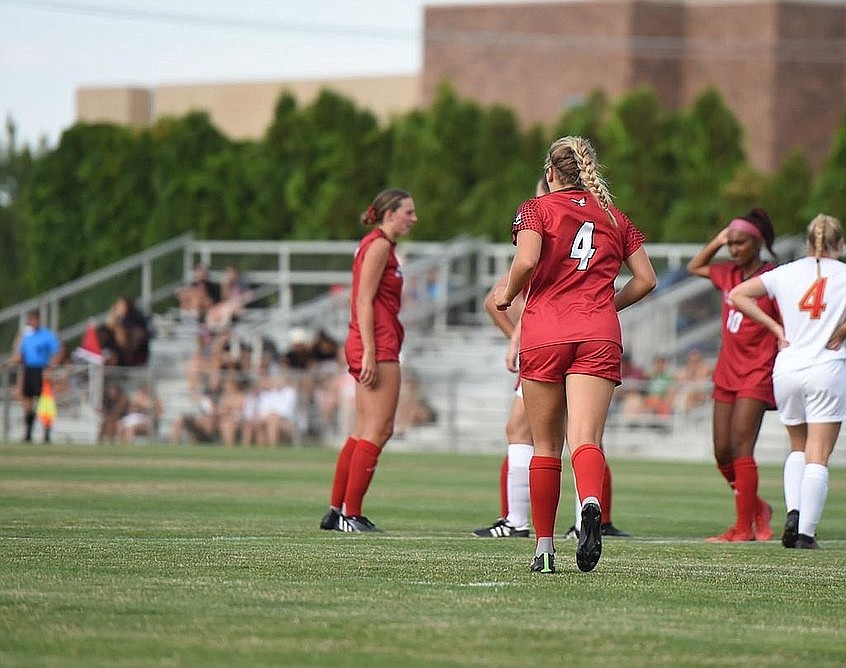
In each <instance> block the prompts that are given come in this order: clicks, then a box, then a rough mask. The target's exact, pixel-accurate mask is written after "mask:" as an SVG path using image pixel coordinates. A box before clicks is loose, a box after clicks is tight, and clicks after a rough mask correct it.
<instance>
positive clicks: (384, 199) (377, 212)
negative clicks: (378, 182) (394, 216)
mask: <svg viewBox="0 0 846 668" xmlns="http://www.w3.org/2000/svg"><path fill="white" fill-rule="evenodd" d="M409 197H411V195H409V194H408V193H407V192H406V191H405V190H400V189H399V188H388V189H387V190H383V191H382V192H380V193H379V194H378V195H376V197H374V198H373V201H372V202H371V203H370V206H368V207H367V208H366V209H365V210H364V211H363V212H362V214H361V218H360V220H361V224H362V225H378V224H379V223H381V222H382V219H383V218H384V217H385V214H386V213H388V212H390V211H396V210H397V209H399V206H400V202H402V200H404V199H408V198H409Z"/></svg>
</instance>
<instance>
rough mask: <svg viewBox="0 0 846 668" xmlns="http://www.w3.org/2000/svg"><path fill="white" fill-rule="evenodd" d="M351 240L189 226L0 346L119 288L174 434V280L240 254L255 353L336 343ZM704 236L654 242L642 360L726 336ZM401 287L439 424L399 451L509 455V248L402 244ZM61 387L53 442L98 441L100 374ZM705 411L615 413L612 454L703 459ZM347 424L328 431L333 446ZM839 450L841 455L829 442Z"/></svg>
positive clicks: (779, 440)
mask: <svg viewBox="0 0 846 668" xmlns="http://www.w3.org/2000/svg"><path fill="white" fill-rule="evenodd" d="M355 247H356V244H355V243H354V242H346V241H344V242H278V241H248V242H244V241H207V240H196V239H194V238H193V237H192V236H191V235H183V236H181V237H178V238H176V239H174V240H171V241H169V242H166V243H165V244H160V245H159V246H156V247H154V248H151V249H148V250H147V251H145V252H143V253H139V254H137V255H134V256H131V257H129V258H127V259H125V260H123V261H121V262H119V263H116V264H115V265H112V266H110V267H106V268H104V269H102V270H100V271H98V272H95V274H92V275H90V276H86V277H83V278H82V279H79V280H78V281H74V282H73V283H72V284H69V285H67V286H62V287H61V288H58V289H56V290H53V291H50V292H48V293H45V294H43V295H39V296H38V297H34V298H32V299H30V300H27V301H26V302H23V303H21V304H18V305H15V306H13V307H9V308H6V309H3V310H2V311H0V338H2V339H5V340H2V341H0V346H2V348H0V349H3V350H10V348H11V345H12V340H13V336H14V332H15V331H17V327H18V326H19V324H20V321H21V319H22V318H23V315H24V314H25V313H26V311H27V310H29V309H31V308H39V309H41V311H42V317H43V319H44V321H45V322H47V323H48V324H49V325H50V326H51V327H53V328H54V329H55V330H56V331H57V332H59V334H60V337H61V338H62V339H63V340H64V341H65V342H66V345H68V346H69V347H73V346H74V345H76V341H77V340H78V338H79V336H80V335H81V333H82V332H83V331H84V329H85V327H86V324H87V322H88V321H89V319H90V318H94V319H95V320H98V321H99V320H101V319H102V318H103V317H104V315H105V313H106V312H107V309H108V307H109V305H110V304H111V302H112V301H113V300H114V298H115V297H116V296H117V295H119V294H128V295H130V296H132V297H134V298H136V301H137V302H138V303H139V304H140V305H141V306H142V308H143V309H144V310H145V311H146V312H148V313H151V314H153V315H152V322H153V324H154V329H155V331H156V337H155V338H154V340H153V344H152V350H151V358H150V362H149V364H148V366H147V367H144V368H140V369H131V370H124V372H125V373H127V374H129V375H132V376H134V377H135V378H144V379H146V380H149V381H152V384H153V385H154V387H155V390H156V393H157V394H158V395H159V397H160V398H161V399H162V401H163V404H164V405H165V415H164V416H163V418H162V421H161V424H160V425H159V430H158V434H157V435H156V436H154V437H153V440H166V439H167V435H168V432H169V425H170V424H171V423H172V421H173V420H174V419H175V417H176V416H177V415H179V414H180V413H182V412H185V411H187V410H189V408H190V405H191V398H190V396H189V394H188V392H187V389H186V384H185V360H186V359H187V358H188V357H190V355H191V354H192V352H193V350H194V346H195V334H196V325H194V324H192V323H186V322H182V321H181V320H180V318H179V312H178V309H177V308H176V301H175V299H174V294H175V292H176V290H177V288H178V287H179V286H181V285H183V284H184V283H186V282H187V281H189V280H190V277H191V275H192V271H193V267H194V265H195V263H197V262H203V263H205V264H206V265H208V266H209V267H211V269H212V272H211V274H212V278H213V279H215V280H220V278H221V276H222V274H223V269H224V266H225V265H226V264H227V263H229V262H233V263H235V264H236V265H237V266H238V267H239V268H240V269H241V273H242V276H243V277H244V279H245V280H246V281H247V282H249V283H250V284H251V285H252V286H253V287H254V288H255V290H256V294H257V301H256V302H254V303H253V304H252V305H251V306H250V308H248V309H247V311H246V312H245V314H244V316H243V317H242V318H241V319H239V321H238V323H237V324H236V326H235V330H234V331H233V338H234V339H235V340H236V341H238V342H240V343H242V344H244V345H248V346H249V347H250V348H251V349H252V350H253V351H260V350H261V346H262V342H263V341H266V340H270V341H272V342H273V343H274V344H275V345H276V347H277V348H278V349H279V350H284V349H286V347H287V345H288V342H289V333H290V332H291V330H292V328H295V327H297V328H305V329H307V330H309V331H316V330H317V329H324V330H325V331H327V332H329V333H330V334H331V335H332V336H333V337H335V338H336V339H337V340H339V341H342V340H343V337H344V336H345V334H346V323H347V317H348V291H349V284H348V282H349V278H350V275H349V268H350V264H351V259H352V253H353V250H354V249H355ZM699 248H700V247H699V246H698V245H692V244H672V245H647V251H648V253H649V255H650V257H651V258H652V259H653V262H654V263H655V265H656V269H657V270H658V271H659V273H660V275H661V280H660V281H659V288H658V289H657V290H656V291H655V293H654V294H653V295H650V296H649V297H648V298H647V299H645V300H644V301H643V302H641V303H640V304H637V305H635V306H633V307H631V308H629V309H627V310H626V311H624V312H623V313H622V314H621V320H622V323H623V331H624V339H625V341H624V342H625V345H626V348H627V349H628V350H629V351H630V352H631V354H632V356H633V358H634V360H635V361H636V362H637V363H638V364H640V365H641V366H643V367H648V366H649V365H650V364H651V362H652V360H653V359H654V357H655V356H657V355H663V356H666V357H667V358H668V359H670V360H671V361H672V362H676V363H680V362H681V360H682V358H683V356H684V354H685V353H686V351H687V350H689V349H690V348H692V347H697V348H699V349H700V350H702V351H703V352H704V353H705V354H706V355H711V356H713V355H715V354H716V351H717V348H718V345H719V329H720V323H719V314H720V296H719V295H718V294H717V293H716V291H715V290H714V289H713V287H712V286H711V284H710V283H709V282H708V281H704V280H701V279H694V278H689V277H687V276H686V273H685V271H684V267H685V265H686V263H687V261H688V260H689V259H690V257H692V256H693V254H695V253H696V252H697V251H698V250H699ZM776 248H777V251H778V253H779V256H780V257H781V259H782V260H787V259H791V258H792V257H794V256H795V255H797V254H798V253H799V252H801V249H802V248H803V242H802V240H801V239H795V238H785V239H780V240H779V241H778V243H777V247H776ZM398 252H399V253H400V255H401V256H402V262H403V273H404V276H405V285H406V295H405V297H404V306H403V319H404V323H405V325H406V331H407V338H406V345H405V347H404V353H403V355H404V358H403V366H404V368H405V369H407V370H408V371H409V372H410V373H413V374H414V375H415V376H416V377H417V378H418V379H419V381H420V385H421V387H422V389H423V392H424V394H425V396H426V398H427V400H428V401H429V403H430V404H431V405H432V406H433V408H434V409H435V410H436V412H437V415H438V419H437V421H436V423H435V424H431V425H425V426H420V427H415V428H413V429H410V430H409V431H407V432H406V433H403V434H398V435H397V437H396V438H395V439H394V441H393V442H392V446H391V447H392V448H397V449H428V450H442V451H455V452H464V451H468V452H501V451H502V450H503V447H504V433H503V429H504V423H505V419H506V416H507V411H508V409H509V406H510V403H511V400H512V397H513V383H514V378H513V376H511V374H509V373H508V372H507V371H506V370H505V369H504V364H503V358H504V353H505V342H504V340H503V339H502V336H501V334H500V333H499V332H498V331H497V330H496V329H495V328H494V327H493V326H492V325H491V324H490V323H489V321H488V318H487V315H486V314H485V312H484V308H483V300H484V296H485V294H486V293H487V291H488V290H489V289H490V287H491V286H492V285H493V284H494V283H495V281H496V280H497V278H498V277H499V276H500V275H502V274H503V273H504V272H505V271H506V270H507V268H508V266H509V263H510V259H511V256H512V253H513V247H512V246H511V245H510V244H492V243H489V242H487V241H484V240H481V239H471V238H462V239H456V240H454V241H451V242H443V243H435V242H402V243H401V244H400V246H399V250H398ZM69 369H70V371H69V377H70V378H71V382H69V383H68V387H69V388H70V389H69V390H68V391H67V394H66V395H65V396H63V397H60V418H59V420H58V421H57V424H56V426H55V428H54V440H56V441H67V442H78V443H88V444H90V443H93V442H94V440H95V437H96V431H97V422H98V415H97V410H96V407H97V406H98V405H99V394H98V392H99V391H101V388H102V378H100V379H99V380H98V373H100V371H98V370H97V369H94V368H92V367H89V366H87V365H71V366H70V367H69ZM0 390H2V397H3V401H2V406H3V408H2V411H3V429H4V431H3V440H14V438H15V434H16V433H17V432H16V429H17V428H19V427H18V425H19V424H20V422H19V418H20V416H19V404H18V402H16V401H14V400H12V398H11V392H10V387H9V380H8V375H7V374H4V377H3V384H2V386H0ZM773 418H774V414H768V416H767V419H766V420H765V425H764V428H763V430H762V436H761V439H760V441H759V455H760V457H759V458H761V459H762V460H763V461H767V460H771V461H781V459H782V457H783V455H784V452H785V448H786V447H787V446H786V437H785V435H784V430H783V428H782V427H781V425H780V424H779V423H778V421H777V419H775V420H774V419H773ZM710 420H711V417H710V408H709V406H703V407H702V408H700V409H698V410H696V411H690V412H687V413H685V412H681V411H678V412H674V413H673V414H672V415H671V416H668V417H667V418H661V419H654V420H645V421H643V422H642V423H640V424H631V423H625V422H623V421H622V420H620V419H619V418H618V417H617V416H616V415H614V414H612V416H611V418H610V419H609V424H608V430H607V434H606V442H605V446H606V448H607V449H608V451H609V452H610V453H611V455H612V456H615V455H619V456H637V457H657V458H674V459H697V460H707V459H710V457H711V443H710ZM341 436H342V434H340V433H337V434H336V433H333V432H332V431H331V430H329V431H324V432H323V434H322V438H323V440H324V441H325V442H326V444H328V445H334V444H335V442H336V441H339V439H340V438H341ZM835 455H836V457H839V456H840V455H838V453H837V450H835Z"/></svg>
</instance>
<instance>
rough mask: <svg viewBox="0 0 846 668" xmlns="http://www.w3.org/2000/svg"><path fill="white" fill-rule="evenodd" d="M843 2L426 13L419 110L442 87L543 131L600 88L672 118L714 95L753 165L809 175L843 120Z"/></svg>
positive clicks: (648, 0) (697, 0)
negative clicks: (796, 165)
mask: <svg viewBox="0 0 846 668" xmlns="http://www.w3.org/2000/svg"><path fill="white" fill-rule="evenodd" d="M844 27H846V7H844V5H843V3H836V4H835V3H826V2H820V3H814V2H803V1H801V0H794V1H793V2H783V1H782V0H757V1H756V0H752V1H749V2H743V1H741V2H728V1H726V2H722V1H709V0H690V1H688V2H672V1H667V0H664V1H660V0H657V1H652V0H628V1H617V0H609V1H605V0H593V1H591V0H588V1H585V2H583V1H580V0H574V1H570V2H544V3H515V4H509V5H482V6H478V5H477V6H436V7H427V8H426V12H425V45H424V58H425V65H424V72H423V83H422V91H423V104H429V103H430V102H431V100H432V99H433V97H434V95H435V91H436V90H437V86H438V84H439V83H440V82H441V81H443V80H447V81H450V82H451V83H452V85H453V86H454V87H455V89H456V91H457V92H458V93H459V94H460V95H462V96H466V97H471V98H474V99H476V100H478V101H479V102H481V103H483V104H494V103H504V104H508V105H511V106H512V107H513V108H514V110H515V111H516V113H517V115H518V117H519V118H520V119H521V120H522V121H523V122H524V123H527V124H528V123H535V122H542V123H551V122H554V121H555V120H556V119H558V118H559V117H560V115H561V114H562V113H563V112H564V111H565V110H566V108H567V107H568V106H570V105H572V104H573V103H575V102H578V101H580V100H583V99H585V98H586V97H587V96H588V95H589V94H590V93H591V92H592V91H593V90H595V89H602V90H604V91H605V92H606V93H607V94H608V95H609V96H610V97H611V98H612V99H614V98H617V97H619V96H621V95H623V94H625V93H626V92H627V91H629V90H631V89H632V88H633V87H635V86H637V85H640V84H648V85H650V86H652V87H653V88H654V89H655V90H656V92H657V93H658V95H659V97H660V99H661V100H662V102H663V103H664V105H665V106H667V107H668V108H670V109H678V108H682V107H685V106H688V105H689V104H690V103H691V102H692V101H693V100H694V99H695V98H696V97H697V96H698V95H699V94H700V93H701V92H702V91H703V90H704V89H706V88H708V87H713V88H716V89H717V90H718V91H719V92H720V94H721V95H722V97H723V98H724V100H725V101H726V103H727V105H728V106H729V107H730V108H731V109H732V111H733V112H734V114H735V115H736V116H737V117H738V120H739V121H740V123H741V124H742V126H743V128H744V131H745V148H746V151H747V155H748V156H749V159H750V161H751V162H752V164H753V165H755V166H757V167H758V168H760V169H764V170H771V169H774V168H776V167H777V166H778V165H779V164H780V163H781V161H782V159H783V158H784V157H785V155H786V154H787V152H788V151H789V150H790V149H791V148H792V147H794V146H798V147H800V148H802V149H803V150H804V151H805V153H806V154H807V155H808V157H809V158H810V160H811V162H812V164H813V165H814V166H819V165H820V164H821V162H822V160H823V158H824V157H825V155H826V154H827V152H828V150H829V146H830V142H831V138H832V135H833V132H834V130H835V129H836V127H837V125H838V123H839V121H840V118H841V115H842V113H843V103H844V99H843V98H844V86H846V73H844V59H846V49H844Z"/></svg>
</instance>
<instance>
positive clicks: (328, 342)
mask: <svg viewBox="0 0 846 668" xmlns="http://www.w3.org/2000/svg"><path fill="white" fill-rule="evenodd" d="M338 348H340V346H339V345H338V342H337V341H335V339H333V338H332V337H331V336H329V334H328V333H327V332H326V330H325V329H319V330H317V334H315V336H314V341H312V344H311V359H312V360H314V362H316V363H317V364H323V363H324V362H329V363H330V364H334V362H335V360H336V359H337V358H338Z"/></svg>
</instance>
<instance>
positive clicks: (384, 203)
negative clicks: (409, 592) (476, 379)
mask: <svg viewBox="0 0 846 668" xmlns="http://www.w3.org/2000/svg"><path fill="white" fill-rule="evenodd" d="M416 221H417V213H416V211H415V208H414V200H413V199H412V198H411V196H410V195H409V194H408V193H407V192H405V191H404V190H399V189H394V188H392V189H389V190H383V191H382V192H380V193H379V194H378V195H376V197H375V198H374V200H373V201H372V202H371V204H370V205H369V206H368V207H367V210H366V211H365V212H364V213H363V214H362V216H361V222H362V223H363V224H364V225H366V226H368V227H371V228H372V229H371V231H370V232H369V233H368V234H366V235H365V237H364V238H363V239H362V240H361V242H360V243H359V245H358V248H357V250H356V253H355V256H354V258H353V270H352V274H353V277H352V294H351V295H350V322H349V332H348V334H347V341H346V356H347V364H348V365H349V370H350V373H351V374H352V376H353V377H354V378H355V379H356V386H355V398H356V401H355V403H356V420H355V428H354V430H353V433H351V434H350V435H349V437H348V438H347V440H346V442H345V443H344V446H343V447H342V448H341V452H340V453H339V454H338V459H337V462H336V465H335V475H334V478H333V482H332V491H331V497H330V507H329V511H328V512H327V513H326V514H325V515H324V516H323V518H322V519H321V520H320V528H321V529H327V530H329V529H334V530H337V531H350V532H370V531H378V529H377V528H376V526H375V525H374V524H373V523H372V522H371V521H370V520H369V519H368V518H367V517H365V516H364V514H363V511H362V504H363V501H364V496H365V494H366V493H367V489H368V488H369V486H370V482H371V480H372V478H373V473H374V471H375V470H376V466H377V463H378V459H379V455H380V454H381V453H382V448H383V447H384V446H385V444H386V443H387V442H388V439H389V438H390V437H391V435H392V434H393V430H394V418H395V417H396V410H397V400H398V399H399V392H400V378H401V373H400V363H399V360H400V349H401V348H402V342H403V338H404V330H403V326H402V323H401V322H400V320H399V311H400V303H401V299H402V284H403V277H402V272H401V271H400V267H399V261H398V260H397V256H396V253H395V252H394V248H395V246H396V243H397V239H398V238H399V237H400V236H403V235H405V234H408V233H409V232H410V231H411V228H412V226H413V225H414V223H415V222H416Z"/></svg>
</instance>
